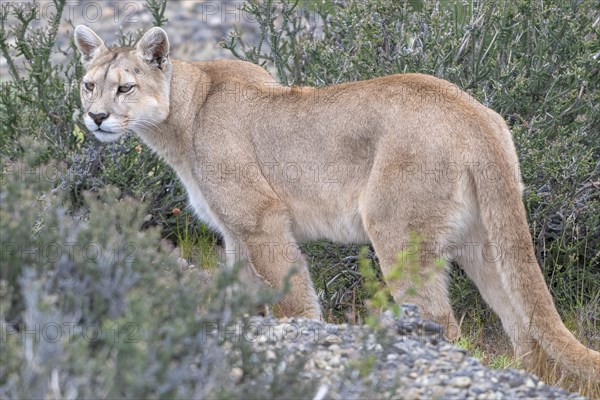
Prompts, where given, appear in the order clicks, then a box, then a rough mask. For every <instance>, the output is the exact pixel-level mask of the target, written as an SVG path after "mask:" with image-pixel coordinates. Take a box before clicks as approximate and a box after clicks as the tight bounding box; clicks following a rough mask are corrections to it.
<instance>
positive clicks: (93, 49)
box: [75, 25, 107, 68]
mask: <svg viewBox="0 0 600 400" xmlns="http://www.w3.org/2000/svg"><path fill="white" fill-rule="evenodd" d="M75 44H76V45H77V48H78V49H79V51H80V52H81V62H82V63H83V66H84V67H86V68H87V67H88V66H89V65H90V63H91V62H92V60H93V59H94V57H96V56H97V55H98V54H100V53H102V52H103V51H104V50H107V49H106V46H105V45H104V42H103V41H102V39H100V36H98V35H96V33H95V32H94V31H93V30H91V29H90V28H88V27H87V26H85V25H78V26H77V28H75Z"/></svg>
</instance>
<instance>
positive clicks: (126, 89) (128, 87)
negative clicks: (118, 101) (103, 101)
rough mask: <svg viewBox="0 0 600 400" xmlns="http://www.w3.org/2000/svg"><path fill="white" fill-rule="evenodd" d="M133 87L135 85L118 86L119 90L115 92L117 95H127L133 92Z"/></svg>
mask: <svg viewBox="0 0 600 400" xmlns="http://www.w3.org/2000/svg"><path fill="white" fill-rule="evenodd" d="M134 86H135V85H130V84H127V85H123V86H119V88H118V89H117V92H119V93H129V92H131V91H132V90H133V87H134Z"/></svg>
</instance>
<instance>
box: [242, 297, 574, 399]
mask: <svg viewBox="0 0 600 400" xmlns="http://www.w3.org/2000/svg"><path fill="white" fill-rule="evenodd" d="M250 325H251V326H256V329H253V330H252V329H249V330H248V332H247V333H246V335H249V336H250V337H253V338H254V339H253V340H252V342H253V347H254V350H255V351H256V352H257V353H264V357H265V358H266V360H268V361H271V362H272V364H273V365H272V368H274V369H277V370H279V371H281V370H283V369H285V368H286V365H290V364H297V362H298V360H300V361H301V362H303V363H304V370H303V373H302V374H301V376H299V377H298V379H304V380H308V381H313V382H318V383H317V384H316V385H315V387H316V388H317V389H316V392H315V393H313V394H309V393H307V397H310V398H314V399H326V398H330V399H348V398H365V397H369V398H378V399H388V398H397V399H422V398H427V399H431V398H440V399H517V398H518V399H522V398H528V399H530V398H543V399H581V398H583V397H581V396H579V395H578V394H573V393H569V392H566V391H564V390H562V389H557V388H555V387H551V386H548V385H546V384H545V383H544V382H542V381H540V380H539V379H538V378H537V377H536V376H534V375H531V374H527V373H526V372H523V371H519V370H514V369H505V370H491V369H489V368H487V367H485V366H483V365H482V364H481V363H480V362H479V361H478V360H476V359H474V358H472V357H469V356H468V355H467V353H466V352H465V351H464V350H462V349H459V348H457V347H455V346H453V345H452V344H450V343H448V342H447V341H445V340H444V339H443V338H442V337H441V332H442V328H441V326H439V325H438V324H436V323H433V322H429V321H423V320H421V319H420V317H419V315H418V313H417V311H416V307H414V306H412V305H404V306H403V317H402V318H400V319H395V318H393V317H392V316H391V315H389V314H388V315H385V316H384V317H383V318H382V320H381V322H380V326H379V328H377V329H371V328H369V327H367V326H358V325H346V324H344V325H328V324H324V323H321V322H316V321H311V320H304V319H289V320H285V321H282V320H276V319H272V318H271V319H269V318H253V319H251V322H250ZM267 327H268V329H267ZM242 375H243V372H242V370H241V369H239V368H233V370H232V371H231V378H232V379H234V380H236V379H237V380H239V379H242V378H243V377H242ZM257 384H260V383H259V382H257Z"/></svg>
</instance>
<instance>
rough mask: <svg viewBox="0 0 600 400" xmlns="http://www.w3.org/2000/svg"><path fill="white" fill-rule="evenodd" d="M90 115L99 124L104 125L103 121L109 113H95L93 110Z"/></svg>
mask: <svg viewBox="0 0 600 400" xmlns="http://www.w3.org/2000/svg"><path fill="white" fill-rule="evenodd" d="M88 115H89V116H90V117H91V118H92V119H93V120H94V122H95V123H96V125H98V126H100V125H102V121H104V120H105V119H106V118H108V114H107V113H98V114H94V113H93V112H89V113H88Z"/></svg>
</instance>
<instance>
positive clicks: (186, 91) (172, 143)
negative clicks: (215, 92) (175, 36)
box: [138, 60, 204, 167]
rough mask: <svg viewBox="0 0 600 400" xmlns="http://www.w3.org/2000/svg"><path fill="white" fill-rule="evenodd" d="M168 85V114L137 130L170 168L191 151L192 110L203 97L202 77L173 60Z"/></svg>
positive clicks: (183, 64) (183, 161)
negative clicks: (146, 128)
mask: <svg viewBox="0 0 600 400" xmlns="http://www.w3.org/2000/svg"><path fill="white" fill-rule="evenodd" d="M172 63H173V64H172V70H171V77H170V84H169V115H168V117H167V119H166V120H165V121H164V122H162V123H160V124H157V125H156V127H155V128H153V129H150V130H147V131H144V132H138V135H139V136H140V137H141V138H142V140H143V141H144V142H145V143H146V144H147V145H148V146H150V148H152V150H154V151H155V152H156V153H157V154H158V155H160V156H161V157H163V158H164V159H165V161H166V162H167V163H169V164H171V166H173V167H177V166H178V165H179V164H181V163H185V160H186V159H187V157H186V156H185V154H187V153H188V152H189V151H190V150H192V143H193V135H194V132H195V130H197V128H198V127H195V126H194V122H195V121H194V120H195V116H196V114H197V111H196V109H197V108H198V107H200V104H202V102H203V99H200V98H199V96H202V95H203V93H202V90H201V88H202V87H203V83H202V76H203V75H204V73H202V72H201V71H200V69H199V68H197V67H195V66H194V64H192V63H188V62H184V61H178V60H173V61H172Z"/></svg>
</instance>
